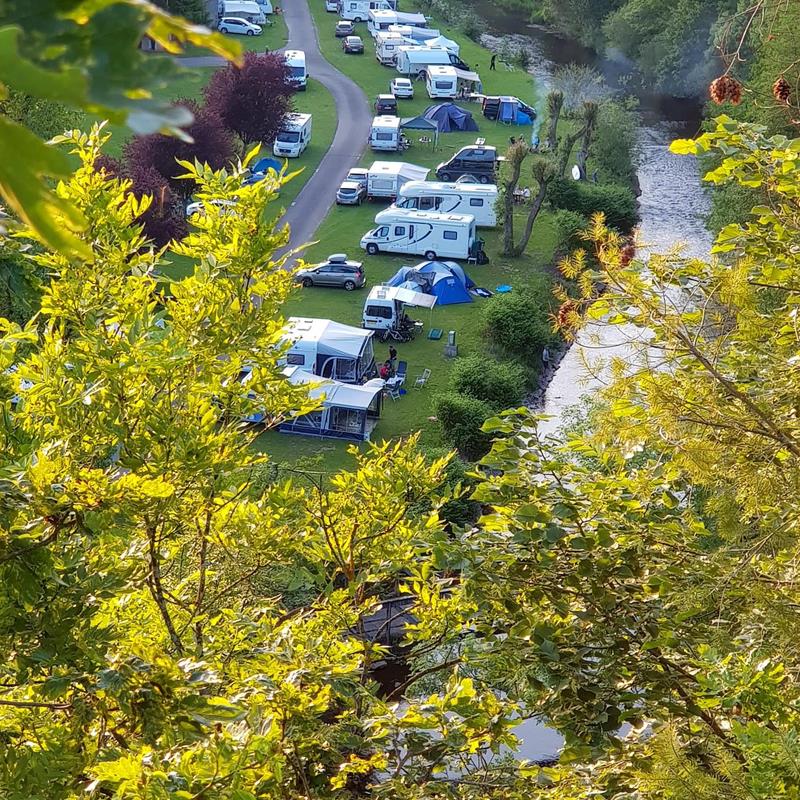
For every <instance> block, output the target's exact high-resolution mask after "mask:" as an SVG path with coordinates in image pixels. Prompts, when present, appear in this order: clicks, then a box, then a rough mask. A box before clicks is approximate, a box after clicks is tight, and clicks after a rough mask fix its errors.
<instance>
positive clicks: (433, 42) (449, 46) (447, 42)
mask: <svg viewBox="0 0 800 800" xmlns="http://www.w3.org/2000/svg"><path fill="white" fill-rule="evenodd" d="M425 46H426V47H441V48H442V49H443V50H447V52H448V53H452V54H453V55H454V56H457V55H458V54H459V51H460V50H461V47H460V45H459V44H458V42H454V41H453V40H452V39H448V38H447V37H446V36H441V35H440V36H437V37H436V38H435V39H428V40H427V41H426V42H425Z"/></svg>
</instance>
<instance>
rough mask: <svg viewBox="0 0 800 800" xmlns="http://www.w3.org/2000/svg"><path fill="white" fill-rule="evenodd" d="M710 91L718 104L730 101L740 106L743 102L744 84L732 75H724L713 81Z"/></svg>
mask: <svg viewBox="0 0 800 800" xmlns="http://www.w3.org/2000/svg"><path fill="white" fill-rule="evenodd" d="M708 93H709V95H710V96H711V99H712V100H713V101H714V102H715V103H716V104H717V105H721V104H722V103H724V102H725V101H728V102H729V103H733V104H734V105H735V106H738V105H739V103H741V102H742V84H741V83H739V81H737V80H736V78H731V76H730V75H722V76H720V77H719V78H716V79H715V80H713V81H711V85H710V86H709V87H708Z"/></svg>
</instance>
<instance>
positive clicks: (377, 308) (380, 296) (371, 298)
mask: <svg viewBox="0 0 800 800" xmlns="http://www.w3.org/2000/svg"><path fill="white" fill-rule="evenodd" d="M435 305H436V298H435V297H434V296H433V295H432V294H423V293H422V292H415V291H414V290H413V289H403V288H401V287H400V286H373V287H372V288H371V289H370V290H369V295H368V296H367V299H366V301H365V302H364V310H363V311H362V312H361V325H362V327H364V328H366V329H367V330H369V331H379V333H378V337H379V338H381V339H382V338H385V333H384V332H386V331H393V330H400V329H401V327H402V324H403V319H404V317H405V316H406V312H405V310H406V308H407V307H409V306H413V307H415V308H433V307H434V306H435Z"/></svg>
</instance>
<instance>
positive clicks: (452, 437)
mask: <svg viewBox="0 0 800 800" xmlns="http://www.w3.org/2000/svg"><path fill="white" fill-rule="evenodd" d="M433 407H434V410H435V412H436V416H437V418H438V420H439V425H440V426H441V429H442V438H443V439H444V440H445V441H446V442H447V443H448V444H449V445H451V446H452V447H454V448H455V449H456V450H458V452H459V453H461V455H462V456H464V458H466V459H468V460H469V461H476V460H477V459H479V458H481V457H482V456H484V455H486V453H488V452H489V448H490V447H491V444H492V440H491V437H490V436H489V435H488V434H486V433H484V432H483V431H482V430H481V426H482V425H483V423H484V422H486V420H487V419H489V417H491V416H492V409H491V407H490V406H489V405H488V404H487V403H484V402H483V401H482V400H476V399H475V398H473V397H466V396H465V395H463V394H458V393H456V392H449V393H447V394H440V395H438V396H437V397H436V398H435V399H434V401H433Z"/></svg>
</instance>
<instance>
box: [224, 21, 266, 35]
mask: <svg viewBox="0 0 800 800" xmlns="http://www.w3.org/2000/svg"><path fill="white" fill-rule="evenodd" d="M217 27H218V28H219V31H220V33H239V34H241V35H242V36H260V35H261V26H260V25H256V24H255V23H254V22H248V21H247V20H246V19H242V18H241V17H223V18H222V19H221V20H220V21H219V25H218V26H217Z"/></svg>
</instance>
